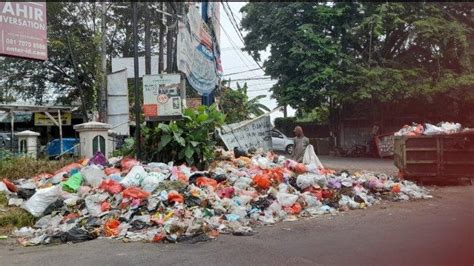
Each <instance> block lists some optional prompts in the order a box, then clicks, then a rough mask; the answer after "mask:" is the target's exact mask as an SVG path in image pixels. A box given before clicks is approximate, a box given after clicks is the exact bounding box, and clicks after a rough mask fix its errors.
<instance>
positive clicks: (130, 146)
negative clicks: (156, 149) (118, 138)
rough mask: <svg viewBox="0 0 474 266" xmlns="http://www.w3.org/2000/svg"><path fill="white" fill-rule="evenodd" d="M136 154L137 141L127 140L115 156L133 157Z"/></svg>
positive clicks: (115, 152)
mask: <svg viewBox="0 0 474 266" xmlns="http://www.w3.org/2000/svg"><path fill="white" fill-rule="evenodd" d="M134 154H135V139H134V138H126V139H125V141H124V143H123V145H122V147H121V148H120V149H117V150H115V151H114V152H113V153H112V155H113V156H133V155H134Z"/></svg>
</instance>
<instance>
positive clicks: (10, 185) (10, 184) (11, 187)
mask: <svg viewBox="0 0 474 266" xmlns="http://www.w3.org/2000/svg"><path fill="white" fill-rule="evenodd" d="M3 183H5V186H7V188H8V190H10V192H16V186H15V184H13V182H11V181H10V180H9V179H8V178H6V177H5V178H4V179H3Z"/></svg>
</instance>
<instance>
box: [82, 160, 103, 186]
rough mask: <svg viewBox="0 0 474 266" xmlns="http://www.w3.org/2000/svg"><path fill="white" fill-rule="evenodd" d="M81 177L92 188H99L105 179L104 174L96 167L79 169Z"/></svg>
mask: <svg viewBox="0 0 474 266" xmlns="http://www.w3.org/2000/svg"><path fill="white" fill-rule="evenodd" d="M81 175H82V176H83V177H84V180H85V181H86V183H87V184H89V185H91V186H92V187H95V188H96V187H99V186H100V183H102V180H103V179H104V177H105V173H104V171H103V170H102V169H100V168H99V167H98V166H97V165H90V166H86V167H84V168H82V169H81Z"/></svg>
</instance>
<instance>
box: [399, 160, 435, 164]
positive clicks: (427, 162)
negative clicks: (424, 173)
mask: <svg viewBox="0 0 474 266" xmlns="http://www.w3.org/2000/svg"><path fill="white" fill-rule="evenodd" d="M436 162H437V161H436V160H418V161H415V160H411V161H406V164H436Z"/></svg>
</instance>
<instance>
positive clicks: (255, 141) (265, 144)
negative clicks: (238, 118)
mask: <svg viewBox="0 0 474 266" xmlns="http://www.w3.org/2000/svg"><path fill="white" fill-rule="evenodd" d="M271 130H272V123H271V121H270V115H269V114H265V115H262V116H259V117H257V118H254V119H252V120H246V121H242V122H239V123H234V124H228V125H224V126H223V127H222V129H218V133H219V136H220V137H221V139H222V141H223V142H224V144H225V146H226V147H227V149H229V150H233V149H234V147H240V148H241V149H243V150H245V151H248V150H249V149H250V148H257V149H258V148H262V149H263V150H264V151H269V150H271V148H272V137H271V133H270V131H271Z"/></svg>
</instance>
